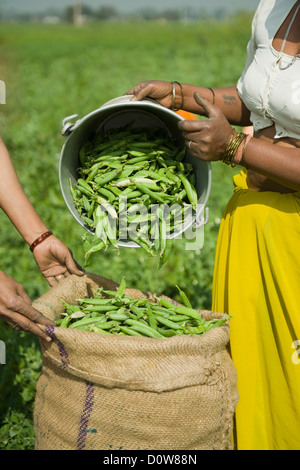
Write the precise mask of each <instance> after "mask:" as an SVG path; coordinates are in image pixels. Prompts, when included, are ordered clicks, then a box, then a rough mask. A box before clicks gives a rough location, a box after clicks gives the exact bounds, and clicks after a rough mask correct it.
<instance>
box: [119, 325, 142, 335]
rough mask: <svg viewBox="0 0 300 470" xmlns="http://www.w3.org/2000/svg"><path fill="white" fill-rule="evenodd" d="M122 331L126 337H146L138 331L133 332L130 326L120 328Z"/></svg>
mask: <svg viewBox="0 0 300 470" xmlns="http://www.w3.org/2000/svg"><path fill="white" fill-rule="evenodd" d="M120 330H121V331H122V332H123V333H126V335H129V336H140V337H142V336H144V335H142V334H141V333H139V332H138V331H136V330H133V329H132V328H130V327H129V326H120Z"/></svg>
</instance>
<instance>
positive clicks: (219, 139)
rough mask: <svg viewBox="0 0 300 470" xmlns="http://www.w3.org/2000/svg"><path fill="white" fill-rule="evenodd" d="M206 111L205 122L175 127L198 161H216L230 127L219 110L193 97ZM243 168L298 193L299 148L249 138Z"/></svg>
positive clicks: (299, 176)
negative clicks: (244, 166)
mask: <svg viewBox="0 0 300 470" xmlns="http://www.w3.org/2000/svg"><path fill="white" fill-rule="evenodd" d="M196 99H197V101H198V103H199V105H202V106H203V107H204V108H205V110H206V116H207V117H208V119H206V120H203V121H192V120H191V121H189V120H185V121H181V122H180V123H179V128H180V129H181V131H182V134H183V137H184V138H185V140H186V142H187V144H188V143H189V142H191V144H190V146H189V148H190V150H189V151H190V153H191V154H192V155H193V156H194V157H195V158H199V159H200V160H205V161H217V160H220V159H221V158H222V154H223V152H224V151H225V149H226V147H227V143H228V141H229V139H230V136H231V135H232V128H231V125H230V124H229V122H228V120H227V119H226V116H224V114H223V113H222V111H221V110H220V108H218V107H217V106H213V105H212V104H211V103H210V102H208V101H206V100H202V99H199V98H198V97H196ZM242 164H245V165H246V166H247V168H249V169H250V170H253V171H255V172H258V173H260V174H262V175H264V176H266V177H268V178H271V179H273V180H274V181H276V182H278V183H280V184H281V185H284V186H286V187H288V188H291V189H294V190H296V191H299V190H300V149H299V148H294V147H284V146H283V145H280V144H279V143H278V144H274V143H270V142H265V141H262V140H261V139H258V138H255V137H254V138H252V139H251V140H250V142H249V143H248V145H247V147H246V150H245V153H244V161H243V163H242Z"/></svg>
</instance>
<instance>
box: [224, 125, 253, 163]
mask: <svg viewBox="0 0 300 470" xmlns="http://www.w3.org/2000/svg"><path fill="white" fill-rule="evenodd" d="M246 138H247V134H244V133H243V132H240V133H239V134H237V136H236V137H234V131H233V133H232V136H231V138H230V140H229V143H228V145H227V147H226V150H225V152H224V153H223V155H222V156H221V160H222V162H223V163H225V164H226V165H231V166H232V167H234V166H236V164H237V163H236V162H235V160H234V157H235V156H236V153H237V151H238V149H239V147H240V145H241V143H242V142H243V141H244V139H246Z"/></svg>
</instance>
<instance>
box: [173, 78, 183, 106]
mask: <svg viewBox="0 0 300 470" xmlns="http://www.w3.org/2000/svg"><path fill="white" fill-rule="evenodd" d="M176 84H177V85H178V86H179V87H180V91H181V106H180V108H176V109H175V99H176V89H175V85H176ZM183 105H184V92H183V87H182V85H181V83H179V82H176V81H174V82H172V105H171V109H172V110H173V111H178V110H179V109H182V108H183Z"/></svg>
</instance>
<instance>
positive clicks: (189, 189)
mask: <svg viewBox="0 0 300 470" xmlns="http://www.w3.org/2000/svg"><path fill="white" fill-rule="evenodd" d="M178 177H179V178H180V179H181V181H182V184H183V186H184V189H185V190H186V194H187V197H188V200H189V201H190V203H191V205H192V208H193V209H194V210H196V206H197V202H198V196H197V192H196V189H195V188H194V186H192V185H191V183H190V182H189V180H188V179H187V177H186V176H185V175H184V174H183V173H178Z"/></svg>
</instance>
